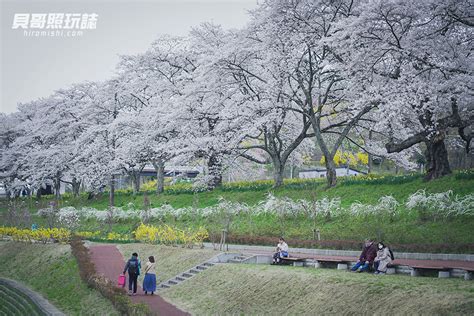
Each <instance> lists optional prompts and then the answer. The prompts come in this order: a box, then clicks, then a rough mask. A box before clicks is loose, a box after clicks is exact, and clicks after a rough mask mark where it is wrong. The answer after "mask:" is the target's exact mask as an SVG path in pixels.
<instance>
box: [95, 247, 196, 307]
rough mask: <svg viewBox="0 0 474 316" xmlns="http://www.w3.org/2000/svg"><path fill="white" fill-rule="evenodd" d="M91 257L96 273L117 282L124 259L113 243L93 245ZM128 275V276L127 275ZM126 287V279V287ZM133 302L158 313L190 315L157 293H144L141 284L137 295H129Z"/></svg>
mask: <svg viewBox="0 0 474 316" xmlns="http://www.w3.org/2000/svg"><path fill="white" fill-rule="evenodd" d="M89 249H90V253H91V259H92V261H93V262H94V264H95V268H96V271H97V273H98V274H102V275H104V276H105V277H106V278H108V279H109V280H111V281H112V282H114V283H115V284H116V283H117V278H118V276H119V274H120V273H122V272H123V268H124V266H125V260H124V259H123V257H122V254H121V253H120V251H119V250H118V249H117V247H115V246H114V245H93V246H91V247H90V248H89ZM127 277H128V276H127ZM127 288H128V279H127V285H126V289H127ZM130 298H131V299H132V301H133V302H134V303H145V304H147V305H148V306H149V307H150V310H151V311H153V312H156V313H158V314H160V315H166V316H168V315H170V316H181V315H190V314H188V313H185V312H183V311H182V310H180V309H178V308H177V307H176V306H174V305H172V304H170V303H168V302H167V301H165V300H164V299H163V298H162V297H161V296H159V295H156V294H155V295H153V296H151V295H146V296H145V294H144V292H143V290H142V288H141V286H138V290H137V295H136V296H131V297H130Z"/></svg>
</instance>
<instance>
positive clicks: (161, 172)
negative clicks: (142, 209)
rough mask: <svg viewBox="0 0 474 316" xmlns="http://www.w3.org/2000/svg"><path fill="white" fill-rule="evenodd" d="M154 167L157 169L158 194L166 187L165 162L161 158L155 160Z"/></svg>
mask: <svg viewBox="0 0 474 316" xmlns="http://www.w3.org/2000/svg"><path fill="white" fill-rule="evenodd" d="M153 167H155V170H156V194H157V195H159V194H160V193H163V192H164V189H165V162H164V161H163V159H161V158H159V159H157V160H156V161H154V162H153Z"/></svg>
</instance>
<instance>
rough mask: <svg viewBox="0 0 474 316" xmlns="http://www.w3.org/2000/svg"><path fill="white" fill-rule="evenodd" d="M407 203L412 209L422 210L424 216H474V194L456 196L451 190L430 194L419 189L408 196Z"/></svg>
mask: <svg viewBox="0 0 474 316" xmlns="http://www.w3.org/2000/svg"><path fill="white" fill-rule="evenodd" d="M405 205H406V207H407V208H408V209H410V210H418V211H420V212H421V213H422V215H424V216H428V215H431V216H434V217H448V216H460V215H466V216H474V194H468V195H466V196H458V195H456V196H454V194H453V191H451V190H449V191H446V192H441V193H429V194H427V193H426V192H425V190H419V191H417V192H416V193H414V194H412V195H410V196H409V197H408V199H407V202H406V204H405Z"/></svg>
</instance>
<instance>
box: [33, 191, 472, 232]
mask: <svg viewBox="0 0 474 316" xmlns="http://www.w3.org/2000/svg"><path fill="white" fill-rule="evenodd" d="M405 207H406V208H407V209H409V210H417V211H419V212H420V214H421V215H420V216H424V217H427V218H440V217H455V216H461V215H463V216H474V194H469V195H466V196H457V195H456V196H454V195H453V192H452V191H447V192H442V193H432V194H427V193H426V192H425V191H423V190H420V191H418V192H416V193H414V194H412V195H410V196H409V198H408V199H407V201H406V202H405ZM400 210H401V208H400V203H399V202H398V201H397V200H396V199H395V198H394V197H393V196H390V195H388V196H383V197H381V198H380V199H379V200H378V203H377V204H375V205H370V204H363V203H360V202H355V203H352V204H351V205H350V207H349V208H347V209H345V208H342V207H341V200H340V198H333V199H329V198H323V199H321V200H317V201H308V200H298V201H294V200H292V199H290V198H286V197H284V198H278V197H275V196H274V195H272V194H269V195H268V196H267V199H265V200H263V201H261V202H260V203H258V204H257V205H253V206H248V205H247V204H245V203H239V202H231V201H228V200H225V199H223V198H220V199H219V202H218V203H217V204H216V205H213V206H208V207H204V208H196V207H183V208H174V207H172V206H171V205H169V204H164V205H162V206H160V207H155V208H151V209H149V210H147V211H145V210H138V209H137V210H135V209H133V208H128V209H127V210H124V209H122V208H119V207H112V208H109V209H108V210H105V211H100V210H97V209H94V208H91V207H83V208H80V209H75V208H74V207H64V208H61V209H60V210H58V209H57V208H55V207H54V206H50V207H49V208H45V209H40V210H39V211H38V212H37V213H36V215H38V216H43V217H45V218H47V219H48V222H51V225H53V223H59V224H61V225H63V226H65V227H68V228H69V229H74V228H76V227H77V226H78V225H79V224H80V221H81V219H84V220H87V219H95V220H97V221H99V222H102V223H104V224H109V225H112V223H115V222H119V221H125V220H129V219H133V220H137V221H138V220H139V221H142V222H147V221H150V220H160V221H163V220H165V219H166V218H174V219H176V220H182V219H184V218H185V217H186V218H188V219H189V218H206V219H208V220H209V221H210V222H214V223H216V224H218V225H219V227H225V226H229V223H230V222H231V221H232V218H234V217H235V216H239V215H241V216H248V217H249V218H251V217H253V216H259V215H262V214H263V215H273V216H277V217H278V218H280V220H283V219H285V218H291V217H297V216H305V217H307V218H308V219H311V220H314V221H316V219H317V218H322V217H325V218H330V217H336V216H340V215H342V214H346V213H348V214H351V215H353V216H361V215H364V216H365V215H371V216H387V215H388V216H394V215H396V214H398V213H399V212H400ZM53 226H54V225H53ZM219 229H221V228H219Z"/></svg>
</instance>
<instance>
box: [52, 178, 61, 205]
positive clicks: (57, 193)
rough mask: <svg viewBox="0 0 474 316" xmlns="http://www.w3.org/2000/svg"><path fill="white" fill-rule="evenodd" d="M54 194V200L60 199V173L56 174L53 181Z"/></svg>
mask: <svg viewBox="0 0 474 316" xmlns="http://www.w3.org/2000/svg"><path fill="white" fill-rule="evenodd" d="M54 194H55V197H56V200H59V199H60V198H61V173H59V172H58V173H56V178H55V180H54Z"/></svg>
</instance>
